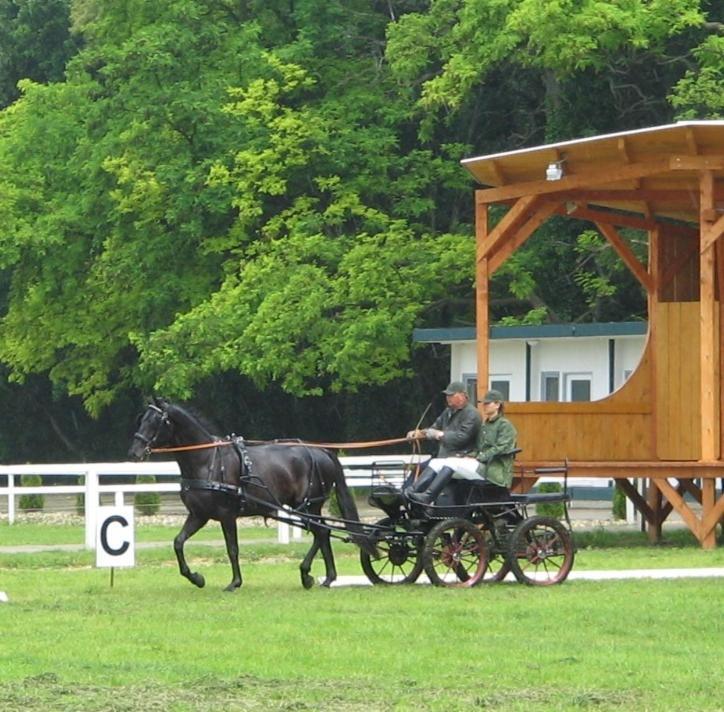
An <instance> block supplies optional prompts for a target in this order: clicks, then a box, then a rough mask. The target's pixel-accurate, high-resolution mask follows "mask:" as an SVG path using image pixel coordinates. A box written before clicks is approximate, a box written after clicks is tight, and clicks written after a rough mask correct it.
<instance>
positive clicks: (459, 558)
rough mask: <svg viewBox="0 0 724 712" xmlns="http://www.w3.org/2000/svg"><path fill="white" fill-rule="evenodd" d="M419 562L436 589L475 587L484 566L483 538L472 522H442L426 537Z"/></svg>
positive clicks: (479, 580) (485, 560)
mask: <svg viewBox="0 0 724 712" xmlns="http://www.w3.org/2000/svg"><path fill="white" fill-rule="evenodd" d="M422 562H423V565H424V566H425V573H426V574H427V576H428V578H429V579H430V581H431V582H432V583H434V584H435V585H436V586H450V587H470V586H475V585H477V584H479V583H480V582H481V581H482V579H483V575H484V574H485V569H486V567H487V565H488V548H487V546H486V545H485V537H484V536H483V533H482V532H481V531H480V529H478V528H477V527H476V526H475V525H474V524H473V523H472V522H469V521H467V520H465V519H446V520H445V521H442V522H440V523H439V524H436V525H435V526H434V527H433V528H432V530H431V531H430V533H429V534H428V535H427V538H426V539H425V546H424V547H423V549H422Z"/></svg>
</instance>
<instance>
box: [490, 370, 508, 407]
mask: <svg viewBox="0 0 724 712" xmlns="http://www.w3.org/2000/svg"><path fill="white" fill-rule="evenodd" d="M511 378H512V376H507V375H506V376H491V377H490V388H491V389H493V390H495V391H500V392H501V393H502V395H503V400H504V401H509V400H510V379H511Z"/></svg>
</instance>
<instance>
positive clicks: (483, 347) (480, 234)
mask: <svg viewBox="0 0 724 712" xmlns="http://www.w3.org/2000/svg"><path fill="white" fill-rule="evenodd" d="M487 237H488V205H487V203H481V202H478V201H477V200H476V201H475V248H476V254H477V259H476V260H475V325H476V333H477V357H478V400H479V399H481V398H482V397H483V395H484V394H485V392H486V391H487V390H488V374H489V371H490V357H489V353H488V332H489V324H490V315H489V313H488V309H489V306H488V280H489V276H488V259H487V257H483V248H484V247H485V240H486V239H487Z"/></svg>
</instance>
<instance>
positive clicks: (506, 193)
mask: <svg viewBox="0 0 724 712" xmlns="http://www.w3.org/2000/svg"><path fill="white" fill-rule="evenodd" d="M669 169H670V164H669V161H668V160H666V159H662V160H658V161H650V162H646V163H631V164H630V165H627V166H620V165H614V166H609V167H608V168H607V167H605V166H598V168H597V169H596V170H594V171H590V172H586V173H576V174H575V175H570V176H563V178H561V179H560V180H554V181H548V180H534V181H526V182H524V183H515V184H511V185H506V186H501V187H499V188H487V189H483V190H479V191H478V192H477V199H478V200H480V201H481V202H484V203H500V202H502V201H505V200H509V199H510V198H520V197H522V196H524V195H545V194H551V193H560V192H562V191H568V190H575V189H577V188H587V187H588V186H592V185H601V184H604V183H616V182H618V181H625V180H633V179H635V178H642V177H645V176H650V175H656V174H657V173H666V171H668V170H669Z"/></svg>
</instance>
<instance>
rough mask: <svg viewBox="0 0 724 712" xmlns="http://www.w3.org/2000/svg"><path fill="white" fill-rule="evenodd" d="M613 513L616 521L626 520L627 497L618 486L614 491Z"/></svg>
mask: <svg viewBox="0 0 724 712" xmlns="http://www.w3.org/2000/svg"><path fill="white" fill-rule="evenodd" d="M611 511H612V513H613V518H614V519H626V495H625V494H624V491H623V490H622V489H621V488H620V487H619V486H618V485H616V488H615V489H614V490H613V500H612V502H611Z"/></svg>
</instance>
